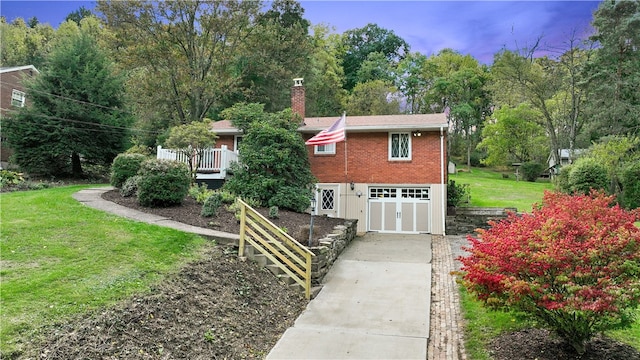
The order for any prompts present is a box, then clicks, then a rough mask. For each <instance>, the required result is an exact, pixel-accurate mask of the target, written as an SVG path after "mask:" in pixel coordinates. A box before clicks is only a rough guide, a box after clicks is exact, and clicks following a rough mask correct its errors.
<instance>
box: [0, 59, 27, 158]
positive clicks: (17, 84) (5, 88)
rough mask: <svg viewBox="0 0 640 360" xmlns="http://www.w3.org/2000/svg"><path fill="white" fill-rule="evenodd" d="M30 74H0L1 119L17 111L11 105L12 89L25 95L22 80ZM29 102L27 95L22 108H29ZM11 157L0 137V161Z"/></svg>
mask: <svg viewBox="0 0 640 360" xmlns="http://www.w3.org/2000/svg"><path fill="white" fill-rule="evenodd" d="M31 72H32V70H30V69H27V70H20V71H11V72H6V73H2V74H0V84H1V85H2V87H1V88H0V108H1V109H2V110H0V111H1V116H2V117H5V116H6V117H10V116H11V113H12V112H14V111H17V110H18V109H19V108H17V107H15V106H13V105H11V94H12V93H13V89H16V90H20V91H22V92H25V93H26V91H25V87H24V86H23V85H22V79H23V78H26V77H30V76H32V74H31ZM33 75H35V74H33ZM30 101H31V99H29V94H27V95H26V96H25V103H24V106H29V104H30ZM11 155H13V149H11V148H8V147H6V146H5V139H4V137H3V136H2V135H0V161H8V160H9V157H11Z"/></svg>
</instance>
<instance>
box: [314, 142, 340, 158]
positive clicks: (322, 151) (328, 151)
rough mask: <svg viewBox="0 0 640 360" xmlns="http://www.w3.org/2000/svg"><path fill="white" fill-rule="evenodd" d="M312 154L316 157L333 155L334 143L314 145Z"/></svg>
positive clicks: (334, 151)
mask: <svg viewBox="0 0 640 360" xmlns="http://www.w3.org/2000/svg"><path fill="white" fill-rule="evenodd" d="M313 153H314V154H316V155H335V153H336V143H331V144H325V145H314V147H313Z"/></svg>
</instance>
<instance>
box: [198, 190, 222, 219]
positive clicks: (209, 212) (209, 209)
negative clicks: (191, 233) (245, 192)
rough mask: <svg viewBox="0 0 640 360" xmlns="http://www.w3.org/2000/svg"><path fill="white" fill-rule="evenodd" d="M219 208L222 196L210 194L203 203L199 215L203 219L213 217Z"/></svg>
mask: <svg viewBox="0 0 640 360" xmlns="http://www.w3.org/2000/svg"><path fill="white" fill-rule="evenodd" d="M220 206H222V195H220V194H211V195H210V196H209V197H208V198H207V200H205V201H204V204H203V205H202V211H201V212H200V215H202V216H204V217H210V216H215V215H216V213H217V212H218V209H219V208H220Z"/></svg>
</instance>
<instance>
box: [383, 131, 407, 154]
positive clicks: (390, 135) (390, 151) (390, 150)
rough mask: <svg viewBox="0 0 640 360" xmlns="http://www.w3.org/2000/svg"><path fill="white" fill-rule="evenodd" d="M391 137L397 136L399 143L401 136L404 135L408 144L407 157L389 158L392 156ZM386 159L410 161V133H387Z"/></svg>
mask: <svg viewBox="0 0 640 360" xmlns="http://www.w3.org/2000/svg"><path fill="white" fill-rule="evenodd" d="M393 135H399V137H398V141H400V140H401V139H402V135H406V137H407V141H408V142H409V144H408V147H409V148H408V154H407V155H408V156H407V157H393V156H391V154H392V138H393ZM398 146H400V143H398ZM388 151H389V152H388V158H389V161H410V160H411V133H410V132H390V133H389V150H388Z"/></svg>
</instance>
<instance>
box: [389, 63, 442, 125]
mask: <svg viewBox="0 0 640 360" xmlns="http://www.w3.org/2000/svg"><path fill="white" fill-rule="evenodd" d="M426 62H427V57H426V56H424V55H422V54H420V53H413V52H412V53H409V54H407V56H405V58H404V59H402V60H401V61H400V63H399V64H398V68H397V69H396V72H397V76H396V78H395V81H396V87H397V88H398V90H399V91H400V93H402V95H403V96H404V98H405V100H406V102H407V111H408V112H409V113H410V114H423V113H425V112H427V111H429V110H431V109H428V108H427V107H426V106H425V102H424V97H425V95H426V92H427V91H428V89H429V86H430V84H431V82H432V81H433V80H432V78H431V77H428V76H425V75H426V74H427V73H428V72H427V71H425V67H426Z"/></svg>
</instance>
